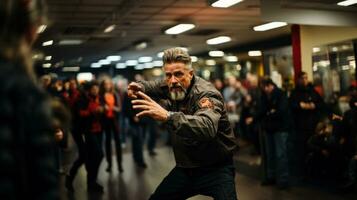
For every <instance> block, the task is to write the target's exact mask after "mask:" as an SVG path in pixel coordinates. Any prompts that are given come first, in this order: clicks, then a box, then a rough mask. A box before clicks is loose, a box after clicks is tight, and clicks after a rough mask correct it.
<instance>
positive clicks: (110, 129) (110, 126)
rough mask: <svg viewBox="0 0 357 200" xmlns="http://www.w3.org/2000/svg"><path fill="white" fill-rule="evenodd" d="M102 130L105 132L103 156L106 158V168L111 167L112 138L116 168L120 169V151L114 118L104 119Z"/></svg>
mask: <svg viewBox="0 0 357 200" xmlns="http://www.w3.org/2000/svg"><path fill="white" fill-rule="evenodd" d="M103 128H104V132H105V155H106V158H107V162H108V166H109V167H111V166H112V138H114V142H115V150H116V155H117V162H118V166H120V167H121V165H122V164H121V163H122V150H121V141H120V135H119V126H118V122H117V120H116V118H110V119H104V120H103ZM112 136H113V137H112Z"/></svg>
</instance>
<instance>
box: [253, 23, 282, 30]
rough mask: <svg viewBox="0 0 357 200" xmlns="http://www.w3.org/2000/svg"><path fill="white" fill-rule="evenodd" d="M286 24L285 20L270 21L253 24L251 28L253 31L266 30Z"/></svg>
mask: <svg viewBox="0 0 357 200" xmlns="http://www.w3.org/2000/svg"><path fill="white" fill-rule="evenodd" d="M286 25H288V23H286V22H270V23H266V24H262V25H259V26H254V27H253V30H254V31H267V30H271V29H275V28H279V27H282V26H286Z"/></svg>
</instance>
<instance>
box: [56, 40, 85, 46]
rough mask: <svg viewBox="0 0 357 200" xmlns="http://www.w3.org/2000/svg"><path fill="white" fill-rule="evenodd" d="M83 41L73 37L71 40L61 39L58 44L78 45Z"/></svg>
mask: <svg viewBox="0 0 357 200" xmlns="http://www.w3.org/2000/svg"><path fill="white" fill-rule="evenodd" d="M82 43H83V40H76V39H73V40H71V39H70V40H61V41H59V42H58V44H59V45H79V44H82Z"/></svg>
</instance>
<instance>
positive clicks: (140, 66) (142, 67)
mask: <svg viewBox="0 0 357 200" xmlns="http://www.w3.org/2000/svg"><path fill="white" fill-rule="evenodd" d="M144 68H145V67H144V64H138V65H136V66H135V67H134V69H136V70H142V69H144Z"/></svg>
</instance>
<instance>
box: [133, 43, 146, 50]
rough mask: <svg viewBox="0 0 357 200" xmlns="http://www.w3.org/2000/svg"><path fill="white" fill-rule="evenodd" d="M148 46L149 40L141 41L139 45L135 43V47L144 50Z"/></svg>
mask: <svg viewBox="0 0 357 200" xmlns="http://www.w3.org/2000/svg"><path fill="white" fill-rule="evenodd" d="M146 47H148V43H147V42H140V43H138V44H137V45H135V48H136V49H137V50H142V49H145V48H146Z"/></svg>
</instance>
